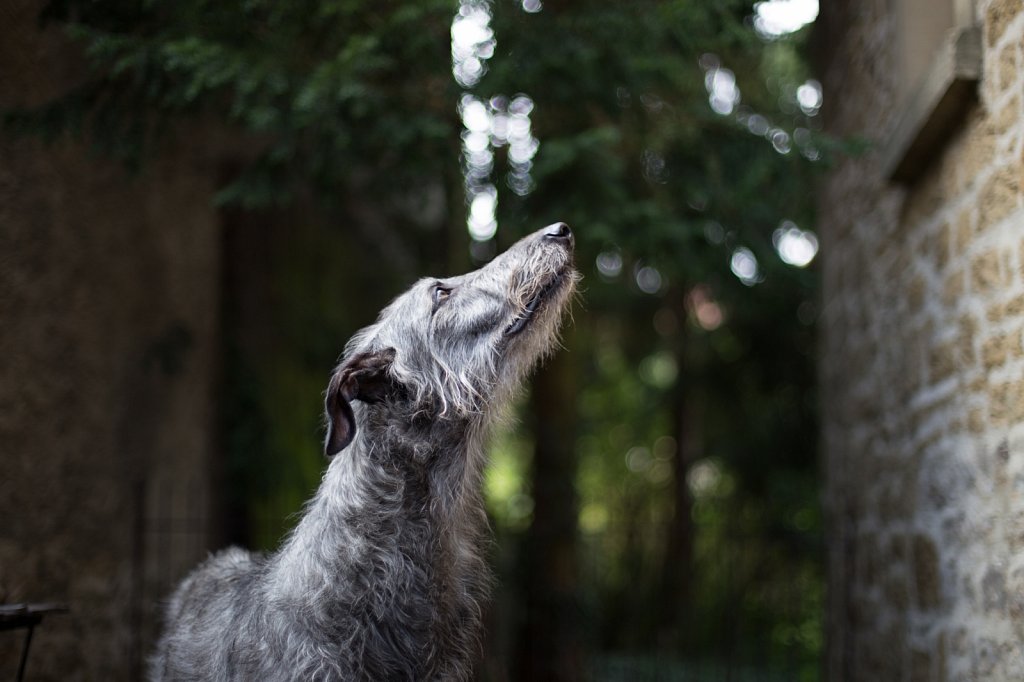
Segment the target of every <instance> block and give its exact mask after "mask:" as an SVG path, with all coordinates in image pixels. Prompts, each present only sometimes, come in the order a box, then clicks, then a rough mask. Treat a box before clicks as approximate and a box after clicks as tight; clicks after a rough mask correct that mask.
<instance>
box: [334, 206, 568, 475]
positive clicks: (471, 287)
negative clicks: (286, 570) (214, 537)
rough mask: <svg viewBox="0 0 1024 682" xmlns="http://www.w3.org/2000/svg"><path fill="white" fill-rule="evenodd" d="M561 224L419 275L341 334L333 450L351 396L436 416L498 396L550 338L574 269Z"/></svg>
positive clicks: (459, 413)
mask: <svg viewBox="0 0 1024 682" xmlns="http://www.w3.org/2000/svg"><path fill="white" fill-rule="evenodd" d="M573 246H574V242H573V236H572V232H571V231H570V230H569V227H568V226H567V225H565V224H564V223H555V224H554V225H549V226H548V227H545V228H543V229H541V230H538V231H537V232H534V233H533V234H531V235H528V236H527V237H524V238H523V239H521V240H519V241H518V242H516V243H515V244H514V245H513V246H512V247H511V248H509V249H508V250H507V251H505V252H504V253H502V254H501V255H499V256H498V257H497V258H495V259H494V260H492V261H491V262H490V263H488V264H487V265H485V266H484V267H482V268H480V269H479V270H476V271H474V272H470V273H468V274H465V275H461V276H459V277H450V278H445V279H422V280H420V281H419V282H417V283H416V284H414V285H413V287H412V288H411V289H410V290H409V291H407V292H405V293H404V294H402V295H401V296H399V297H398V298H397V299H395V300H394V301H393V302H392V303H391V304H390V305H389V306H388V307H387V308H385V309H384V310H383V311H382V312H381V314H380V316H379V317H378V319H377V321H376V322H375V323H374V324H373V325H371V326H369V327H367V328H365V329H363V330H362V331H360V332H359V333H358V334H356V336H354V337H353V338H352V340H351V341H350V342H349V344H348V346H347V348H346V352H345V357H344V359H343V360H342V362H341V364H340V365H339V366H338V368H337V369H336V370H335V372H334V374H333V376H332V377H331V381H330V384H329V386H328V389H327V399H326V410H327V440H326V443H325V450H326V452H327V454H328V455H333V454H336V453H337V452H339V451H340V450H342V449H343V448H344V447H346V446H347V445H348V444H349V443H350V442H351V440H352V438H353V436H354V435H355V429H356V424H355V417H354V414H353V411H352V406H351V402H352V401H353V400H360V401H363V402H365V403H370V404H373V403H381V402H386V401H408V402H410V403H412V405H413V406H414V407H415V411H420V412H422V411H427V412H429V413H430V415H431V416H432V417H436V418H438V419H458V418H473V417H475V416H483V415H485V414H487V413H489V412H491V411H493V410H494V409H495V408H496V407H497V406H499V405H501V404H503V403H504V402H505V401H506V400H507V399H508V398H509V397H510V396H511V394H512V392H513V391H514V390H515V389H516V388H517V387H518V386H519V384H520V383H521V381H522V379H523V377H524V376H525V375H526V373H527V372H528V371H529V370H530V369H531V368H532V367H533V366H534V365H535V364H536V362H537V361H538V360H539V359H540V358H541V357H542V356H543V355H544V354H545V353H547V352H549V351H550V350H551V349H552V348H553V347H554V345H555V341H556V339H557V336H558V330H559V327H560V325H561V321H562V317H563V313H564V311H565V309H566V308H567V307H568V301H569V299H570V298H571V295H572V292H573V291H574V289H575V286H576V282H577V281H578V280H579V275H578V273H577V272H576V271H575V269H574V268H573V265H572V255H573Z"/></svg>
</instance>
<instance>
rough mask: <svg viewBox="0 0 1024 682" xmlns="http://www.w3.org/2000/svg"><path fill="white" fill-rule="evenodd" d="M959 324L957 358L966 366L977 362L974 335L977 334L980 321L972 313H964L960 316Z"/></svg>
mask: <svg viewBox="0 0 1024 682" xmlns="http://www.w3.org/2000/svg"><path fill="white" fill-rule="evenodd" d="M959 326H960V332H959V334H958V335H957V360H958V361H959V362H960V363H961V364H962V365H964V366H967V365H973V364H974V362H975V354H974V337H975V335H976V334H977V329H978V323H977V322H976V321H975V319H974V317H972V316H971V315H964V316H962V317H961V318H960V325H959Z"/></svg>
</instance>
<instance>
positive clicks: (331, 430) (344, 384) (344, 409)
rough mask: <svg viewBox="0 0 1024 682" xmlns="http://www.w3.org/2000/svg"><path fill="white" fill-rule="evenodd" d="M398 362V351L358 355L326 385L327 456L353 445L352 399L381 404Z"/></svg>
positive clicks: (354, 428) (341, 368) (325, 444)
mask: <svg viewBox="0 0 1024 682" xmlns="http://www.w3.org/2000/svg"><path fill="white" fill-rule="evenodd" d="M394 360H395V349H394V348H385V349H383V350H377V351H370V352H366V353H357V354H356V355H353V356H352V357H351V358H349V359H348V361H346V362H345V364H343V365H342V366H341V367H339V368H338V369H337V370H336V371H335V372H334V375H333V376H332V377H331V381H330V383H329V384H328V385H327V398H326V399H325V400H324V407H325V409H326V412H327V438H326V440H325V441H324V454H325V455H327V456H328V457H332V456H334V455H336V454H338V453H339V452H341V451H342V450H344V449H345V448H346V447H348V444H349V443H351V442H352V438H353V437H354V436H355V435H356V421H355V416H354V415H353V414H352V405H351V404H350V403H351V402H352V401H353V400H362V401H363V402H366V403H376V402H380V401H381V400H383V399H384V398H385V396H387V394H388V392H389V390H390V389H391V387H392V386H393V382H392V381H391V378H390V377H389V376H388V369H389V368H390V367H391V364H392V363H393V362H394Z"/></svg>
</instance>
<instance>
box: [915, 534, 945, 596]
mask: <svg viewBox="0 0 1024 682" xmlns="http://www.w3.org/2000/svg"><path fill="white" fill-rule="evenodd" d="M911 551H912V564H913V570H914V589H915V592H914V594H915V595H916V598H917V600H916V604H917V608H919V609H921V610H922V611H927V610H930V609H934V608H937V607H938V606H939V604H940V602H941V600H942V576H941V573H940V568H939V550H938V548H937V547H936V546H935V542H934V541H933V540H932V539H931V538H930V537H929V536H927V535H915V536H914V538H913V541H912V546H911Z"/></svg>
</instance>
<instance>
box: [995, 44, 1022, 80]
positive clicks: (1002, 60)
mask: <svg viewBox="0 0 1024 682" xmlns="http://www.w3.org/2000/svg"><path fill="white" fill-rule="evenodd" d="M995 71H996V74H997V78H996V86H997V87H998V88H999V90H1000V91H1001V92H1006V91H1007V90H1009V89H1010V88H1011V87H1012V86H1013V85H1014V84H1015V83H1016V82H1017V79H1018V78H1019V77H1020V72H1019V71H1018V70H1017V43H1016V42H1011V43H1009V44H1007V45H1006V47H1004V48H1003V49H1002V50H1001V51H1000V52H999V56H998V57H997V58H996V69H995Z"/></svg>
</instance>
